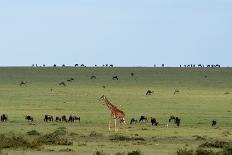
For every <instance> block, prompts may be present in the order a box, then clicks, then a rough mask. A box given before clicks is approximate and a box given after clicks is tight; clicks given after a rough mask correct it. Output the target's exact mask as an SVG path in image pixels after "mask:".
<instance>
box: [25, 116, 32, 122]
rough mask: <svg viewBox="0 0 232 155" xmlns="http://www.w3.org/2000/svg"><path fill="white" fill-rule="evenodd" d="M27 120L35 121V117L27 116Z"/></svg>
mask: <svg viewBox="0 0 232 155" xmlns="http://www.w3.org/2000/svg"><path fill="white" fill-rule="evenodd" d="M25 119H26V120H28V121H31V122H33V121H34V119H33V117H32V116H30V115H27V116H25Z"/></svg>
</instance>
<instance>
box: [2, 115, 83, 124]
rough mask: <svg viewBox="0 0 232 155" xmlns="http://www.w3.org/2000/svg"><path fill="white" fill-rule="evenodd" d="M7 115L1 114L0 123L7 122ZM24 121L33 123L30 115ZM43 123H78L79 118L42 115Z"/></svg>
mask: <svg viewBox="0 0 232 155" xmlns="http://www.w3.org/2000/svg"><path fill="white" fill-rule="evenodd" d="M8 119H9V118H8V115H7V114H2V115H1V122H7V121H8ZM25 120H27V121H30V122H33V121H34V117H33V116H31V115H26V116H25ZM43 121H44V122H53V121H56V122H80V121H81V118H80V116H74V115H70V116H69V117H67V116H65V115H62V116H61V117H60V116H56V117H53V116H52V115H44V119H43Z"/></svg>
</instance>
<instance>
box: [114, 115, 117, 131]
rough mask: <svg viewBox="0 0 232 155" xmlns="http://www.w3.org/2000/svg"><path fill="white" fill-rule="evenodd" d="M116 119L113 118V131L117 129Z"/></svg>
mask: <svg viewBox="0 0 232 155" xmlns="http://www.w3.org/2000/svg"><path fill="white" fill-rule="evenodd" d="M116 123H117V120H116V118H115V119H114V131H118V129H117V124H116Z"/></svg>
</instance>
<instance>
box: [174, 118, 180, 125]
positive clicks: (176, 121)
mask: <svg viewBox="0 0 232 155" xmlns="http://www.w3.org/2000/svg"><path fill="white" fill-rule="evenodd" d="M180 120H181V119H180V118H179V117H176V119H175V124H176V125H177V126H178V127H179V126H180Z"/></svg>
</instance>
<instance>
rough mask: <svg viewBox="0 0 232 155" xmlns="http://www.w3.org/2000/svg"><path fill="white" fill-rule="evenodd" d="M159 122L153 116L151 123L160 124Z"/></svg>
mask: <svg viewBox="0 0 232 155" xmlns="http://www.w3.org/2000/svg"><path fill="white" fill-rule="evenodd" d="M158 124H159V122H157V120H156V119H155V118H153V117H151V125H155V126H158Z"/></svg>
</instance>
